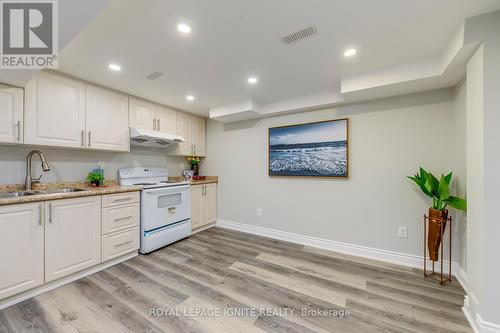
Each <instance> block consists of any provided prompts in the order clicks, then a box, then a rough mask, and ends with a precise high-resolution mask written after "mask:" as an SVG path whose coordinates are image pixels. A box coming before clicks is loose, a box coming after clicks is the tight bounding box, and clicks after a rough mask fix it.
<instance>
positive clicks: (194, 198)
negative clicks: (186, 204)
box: [191, 184, 217, 230]
mask: <svg viewBox="0 0 500 333" xmlns="http://www.w3.org/2000/svg"><path fill="white" fill-rule="evenodd" d="M216 219H217V184H205V185H193V186H191V226H192V229H193V230H194V229H197V228H200V227H203V226H205V225H208V224H210V223H214V222H215V221H216Z"/></svg>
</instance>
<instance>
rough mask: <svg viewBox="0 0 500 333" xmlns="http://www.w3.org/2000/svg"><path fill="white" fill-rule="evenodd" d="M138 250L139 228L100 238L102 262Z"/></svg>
mask: <svg viewBox="0 0 500 333" xmlns="http://www.w3.org/2000/svg"><path fill="white" fill-rule="evenodd" d="M137 249H139V227H138V226H137V227H133V228H130V229H125V230H122V231H117V232H114V233H111V234H108V235H104V236H102V261H103V262H105V261H108V260H111V259H115V258H117V257H119V256H122V255H124V254H127V253H130V252H132V251H137Z"/></svg>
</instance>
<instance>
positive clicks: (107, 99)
mask: <svg viewBox="0 0 500 333" xmlns="http://www.w3.org/2000/svg"><path fill="white" fill-rule="evenodd" d="M85 96H86V98H85V105H86V128H87V138H86V139H87V148H93V149H102V150H113V151H129V150H130V144H129V138H130V135H129V129H128V96H127V95H123V94H120V93H117V92H114V91H111V90H108V89H103V88H99V87H96V86H92V85H87V88H86V92H85Z"/></svg>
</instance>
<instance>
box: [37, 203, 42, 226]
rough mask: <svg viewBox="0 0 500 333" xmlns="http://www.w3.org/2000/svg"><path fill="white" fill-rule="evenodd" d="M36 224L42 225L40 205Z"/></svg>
mask: <svg viewBox="0 0 500 333" xmlns="http://www.w3.org/2000/svg"><path fill="white" fill-rule="evenodd" d="M38 224H39V225H42V205H39V206H38Z"/></svg>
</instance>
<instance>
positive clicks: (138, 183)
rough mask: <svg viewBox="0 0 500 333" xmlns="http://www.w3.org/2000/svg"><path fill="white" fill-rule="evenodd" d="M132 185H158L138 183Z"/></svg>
mask: <svg viewBox="0 0 500 333" xmlns="http://www.w3.org/2000/svg"><path fill="white" fill-rule="evenodd" d="M132 185H156V183H136V184H132Z"/></svg>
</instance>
